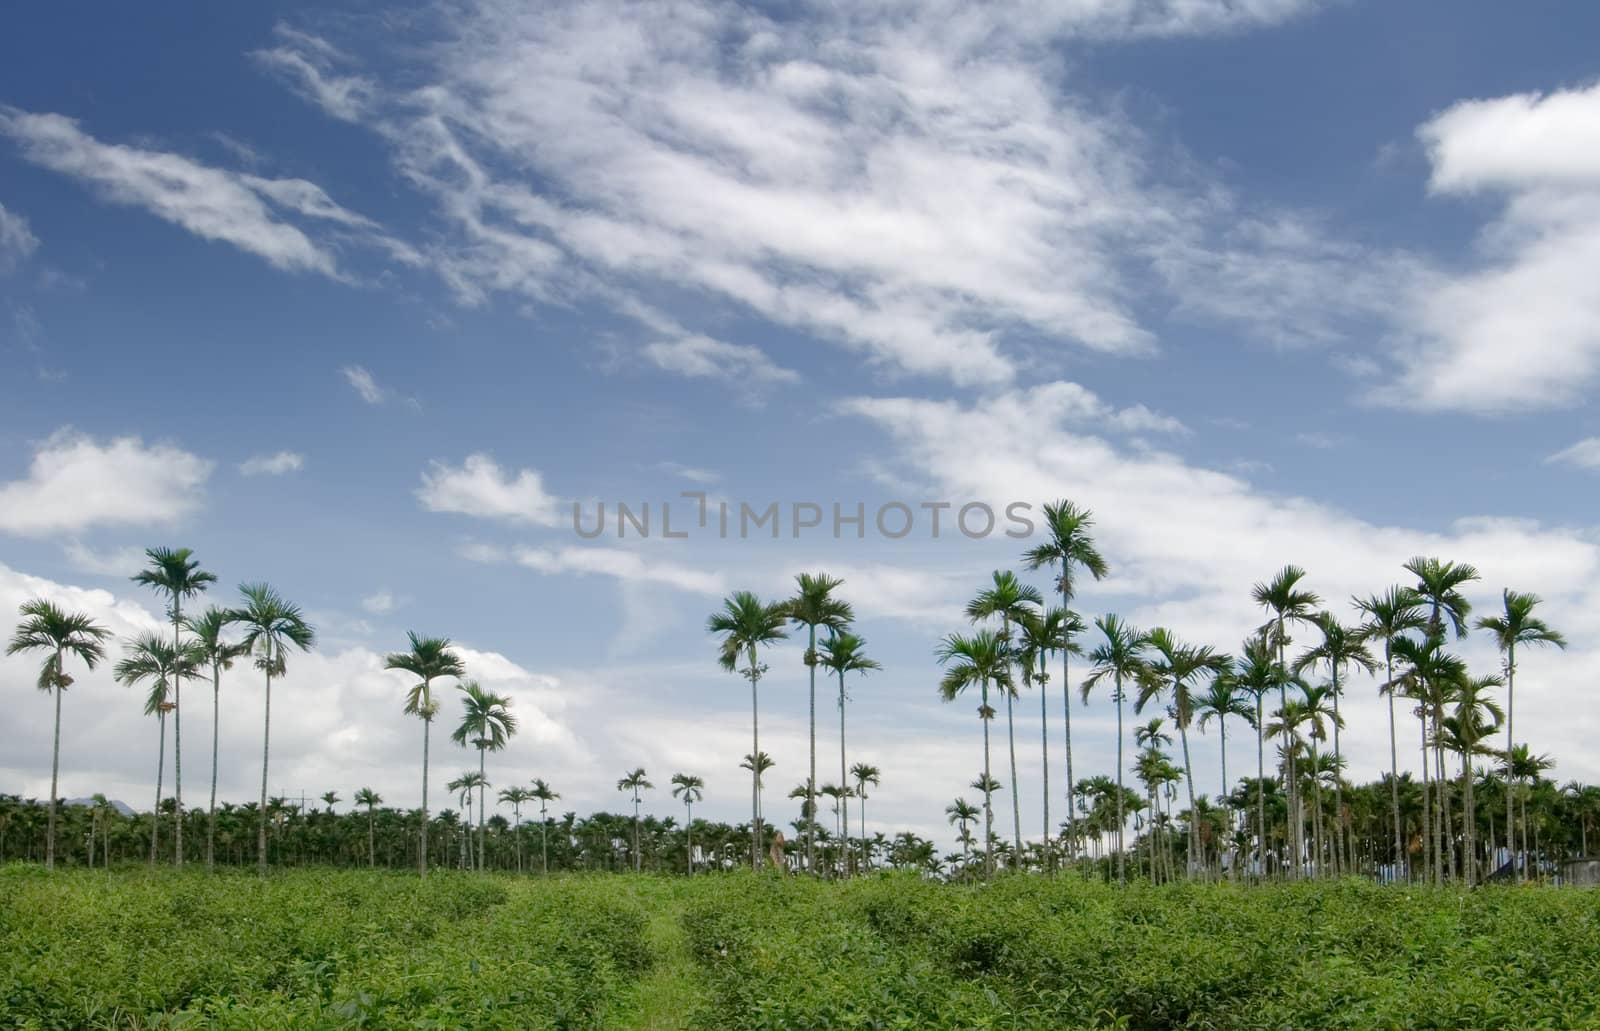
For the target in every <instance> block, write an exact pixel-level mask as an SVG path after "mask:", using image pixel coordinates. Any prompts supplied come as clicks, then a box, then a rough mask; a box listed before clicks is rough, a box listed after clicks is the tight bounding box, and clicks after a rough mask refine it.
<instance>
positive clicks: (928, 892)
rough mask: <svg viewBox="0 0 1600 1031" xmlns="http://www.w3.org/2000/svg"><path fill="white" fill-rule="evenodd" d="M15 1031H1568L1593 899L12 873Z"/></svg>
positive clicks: (1598, 902)
mask: <svg viewBox="0 0 1600 1031" xmlns="http://www.w3.org/2000/svg"><path fill="white" fill-rule="evenodd" d="M0 943H4V948H3V949H0V1012H3V1013H4V1014H5V1016H6V1021H7V1024H8V1026H10V1025H11V1024H15V1025H16V1026H20V1027H28V1028H55V1027H113V1026H114V1027H136V1028H143V1027H156V1026H174V1025H177V1024H182V1023H185V1022H190V1021H193V1022H195V1023H197V1024H201V1025H205V1026H216V1027H229V1028H231V1027H239V1028H245V1027H250V1028H255V1027H291V1026H293V1027H330V1028H331V1027H337V1028H358V1027H372V1028H389V1027H460V1026H473V1027H505V1028H520V1027H542V1028H557V1027H560V1028H568V1027H571V1028H613V1027H629V1026H644V1027H693V1028H706V1029H717V1028H727V1029H734V1028H738V1029H749V1028H773V1029H777V1028H783V1029H815V1028H902V1029H913V1028H930V1027H958V1028H1057V1027H1074V1028H1113V1027H1114V1028H1128V1029H1138V1028H1151V1029H1154V1028H1172V1027H1188V1028H1243V1029H1252V1028H1259V1029H1268V1028H1329V1029H1334V1028H1351V1029H1354V1028H1441V1029H1442V1028H1490V1027H1495V1028H1499V1027H1517V1028H1565V1027H1592V1026H1596V1024H1597V1023H1600V893H1596V892H1582V891H1577V890H1551V889H1537V888H1521V889H1519V888H1498V887H1493V888H1485V889H1481V890H1479V891H1476V892H1472V893H1463V892H1460V891H1454V890H1442V889H1420V890H1419V889H1416V888H1410V889H1407V888H1393V887H1379V886H1373V885H1367V884H1363V883H1358V882H1353V881H1352V882H1341V883H1330V882H1323V883H1316V884H1295V885H1282V886H1264V887H1256V888H1251V889H1240V888H1233V887H1230V886H1219V885H1203V884H1192V883H1180V884H1170V885H1162V886H1149V885H1144V884H1138V885H1134V886H1133V887H1130V888H1128V889H1125V890H1116V889H1114V888H1111V887H1109V886H1106V885H1103V884H1101V883H1098V882H1093V883H1089V882H1085V881H1082V880H1080V879H1078V878H1077V877H1075V876H1071V875H1063V876H1061V877H1058V878H1056V879H1054V880H1045V879H1042V878H1037V877H1025V876H1016V877H1009V878H1002V879H1000V880H998V881H996V882H994V883H992V884H988V885H983V886H978V887H965V886H957V885H951V884H941V883H936V882H931V881H925V880H921V879H918V878H916V877H911V876H891V875H887V874H886V875H882V876H875V877H866V878H861V879H857V880H853V881H846V882H820V881H816V880H811V879H807V878H785V877H780V876H775V875H773V876H760V877H754V876H749V875H743V874H741V875H707V876H702V877H696V878H694V879H692V880H689V879H680V878H650V877H583V876H579V877H557V878H550V879H543V878H533V879H523V878H514V877H510V876H506V877H500V876H491V877H473V876H461V875H451V874H449V873H439V874H436V875H434V876H432V877H430V878H428V879H427V880H422V881H419V880H418V879H417V878H415V877H408V876H404V875H394V874H386V873H381V872H378V873H372V872H364V871H310V870H308V871H296V872H289V873H283V874H279V875H275V876H273V877H272V878H269V879H267V880H265V881H259V880H257V879H256V878H253V877H248V876H244V875H232V874H224V875H220V876H214V877H207V876H205V875H203V874H200V873H194V874H188V873H168V874H164V875H162V876H159V877H153V876H150V875H148V874H146V873H143V872H132V871H129V872H116V873H110V874H108V873H105V872H103V871H93V872H90V871H75V872H70V873H68V874H65V875H61V874H57V875H55V876H45V875H44V874H43V873H42V872H41V871H38V870H37V869H36V868H31V867H22V866H15V867H10V868H6V869H4V870H0Z"/></svg>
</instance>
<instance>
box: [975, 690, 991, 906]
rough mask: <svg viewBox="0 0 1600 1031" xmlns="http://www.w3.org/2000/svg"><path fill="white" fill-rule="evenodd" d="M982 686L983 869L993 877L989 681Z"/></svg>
mask: <svg viewBox="0 0 1600 1031" xmlns="http://www.w3.org/2000/svg"><path fill="white" fill-rule="evenodd" d="M982 687H983V709H982V711H980V712H979V713H978V718H979V719H980V720H982V721H983V871H984V876H985V877H988V878H990V879H993V878H994V806H993V805H992V804H991V801H992V797H991V796H992V792H991V790H990V785H991V783H992V778H991V777H990V776H989V682H988V681H987V680H985V681H984V682H983V684H982Z"/></svg>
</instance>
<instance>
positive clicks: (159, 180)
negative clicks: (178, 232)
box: [0, 107, 406, 278]
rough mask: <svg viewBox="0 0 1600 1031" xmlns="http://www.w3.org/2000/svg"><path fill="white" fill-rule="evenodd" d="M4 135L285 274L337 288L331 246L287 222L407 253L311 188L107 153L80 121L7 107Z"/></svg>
mask: <svg viewBox="0 0 1600 1031" xmlns="http://www.w3.org/2000/svg"><path fill="white" fill-rule="evenodd" d="M0 133H3V134H5V135H7V136H10V137H11V138H12V139H14V140H15V141H16V142H17V144H18V145H19V146H20V148H21V150H22V156H23V157H24V158H26V159H27V160H29V161H31V162H33V163H34V164H36V165H41V166H43V167H45V168H49V169H51V170H53V171H56V172H60V173H62V174H64V175H68V176H71V177H72V178H75V179H78V180H80V181H82V182H84V183H86V184H88V185H89V186H91V187H93V188H94V189H95V190H97V191H98V192H99V193H100V194H101V195H102V196H103V197H104V198H105V199H107V200H109V201H112V202H114V203H118V204H127V205H132V206H134V207H139V208H143V209H144V210H146V211H148V212H150V213H151V214H153V215H155V216H156V217H158V218H161V219H164V220H165V221H168V222H171V223H173V224H174V225H177V226H180V227H182V228H183V229H185V230H187V231H189V232H191V233H193V234H195V235H196V236H199V237H202V238H204V239H207V240H218V241H221V242H223V243H228V244H231V245H233V246H235V247H238V248H239V249H241V250H244V251H247V252H249V253H251V254H254V255H256V256H258V257H260V258H263V259H265V260H266V261H267V262H269V263H270V264H272V265H273V266H274V267H276V268H280V269H285V270H288V271H310V272H317V273H320V274H322V275H326V276H332V277H335V278H338V277H339V276H340V275H341V273H340V272H339V269H338V264H337V262H336V260H335V258H334V249H333V247H332V246H331V241H318V240H313V239H312V237H311V236H310V235H309V234H308V232H307V231H306V230H305V229H303V228H301V227H299V226H296V225H294V224H292V223H291V222H289V221H287V220H286V219H285V218H284V217H283V216H284V215H285V214H294V215H299V216H301V217H303V218H307V219H311V220H313V221H318V222H325V223H331V224H333V225H334V226H338V227H342V229H343V230H344V231H345V233H344V236H343V237H342V238H352V239H362V240H368V241H371V242H375V243H377V244H378V245H380V246H382V247H383V248H384V249H385V250H388V251H389V252H390V253H391V254H394V255H397V256H398V254H400V253H403V252H404V251H405V250H406V248H405V246H404V245H403V244H399V243H398V241H393V240H390V239H389V238H388V237H386V236H384V235H383V234H382V233H380V232H379V231H378V229H377V227H376V225H375V224H374V223H373V222H371V221H370V220H368V219H366V218H364V217H363V216H361V215H358V214H356V213H354V212H351V211H348V210H346V209H345V208H342V207H340V206H339V205H338V204H335V203H334V202H333V200H331V199H330V198H329V197H328V195H327V194H326V193H325V192H323V190H322V188H321V187H319V186H317V185H316V184H315V183H311V182H307V181H306V180H304V179H265V178H262V177H260V176H255V175H248V174H242V173H238V172H232V171H229V170H227V169H222V168H217V167H214V166H211V165H206V164H202V163H201V162H198V161H195V160H194V159H192V158H188V157H184V156H183V155H181V154H174V153H170V152H166V151H158V150H150V149H146V148H143V147H134V146H129V145H124V144H115V143H103V142H101V141H100V140H97V139H95V138H94V137H93V136H90V135H89V134H87V133H85V132H84V131H83V130H82V129H81V128H79V126H78V123H77V122H76V121H74V120H73V119H71V118H66V117H63V116H62V115H58V114H34V113H31V112H27V111H20V110H17V109H16V108H9V107H0Z"/></svg>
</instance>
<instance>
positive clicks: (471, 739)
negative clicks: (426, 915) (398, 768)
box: [450, 680, 517, 871]
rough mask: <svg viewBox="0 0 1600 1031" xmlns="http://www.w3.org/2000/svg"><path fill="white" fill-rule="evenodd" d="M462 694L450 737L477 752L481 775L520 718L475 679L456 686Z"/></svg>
mask: <svg viewBox="0 0 1600 1031" xmlns="http://www.w3.org/2000/svg"><path fill="white" fill-rule="evenodd" d="M457 689H458V690H459V691H460V692H461V723H460V724H458V725H457V726H456V729H455V730H454V731H453V732H452V733H451V734H450V740H452V741H454V742H455V743H456V744H458V745H460V746H462V747H463V748H465V747H466V746H467V745H468V744H469V743H470V744H471V745H472V746H473V747H474V748H476V749H477V750H478V772H479V773H481V774H484V776H485V778H487V776H488V775H487V773H486V772H485V770H484V754H485V753H487V752H498V751H500V750H501V749H503V748H505V746H506V744H507V742H509V741H510V740H511V738H512V737H513V736H515V735H516V733H517V717H516V716H514V715H513V714H512V712H511V699H510V698H508V697H506V696H505V695H502V694H496V693H494V692H493V691H485V690H484V689H483V688H482V687H480V686H478V682H477V681H476V680H467V681H464V682H462V683H461V684H458V685H457ZM488 783H489V782H488V780H487V779H485V780H484V781H483V783H482V784H480V785H479V786H478V869H479V870H480V871H481V870H482V869H483V824H484V819H485V813H484V810H485V809H487V808H488V807H487V806H485V805H484V804H483V791H484V788H485V787H487V786H488Z"/></svg>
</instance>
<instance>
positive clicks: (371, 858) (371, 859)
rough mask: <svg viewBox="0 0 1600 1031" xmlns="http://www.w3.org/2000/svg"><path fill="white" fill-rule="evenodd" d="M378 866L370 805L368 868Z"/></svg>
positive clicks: (368, 807) (368, 808)
mask: <svg viewBox="0 0 1600 1031" xmlns="http://www.w3.org/2000/svg"><path fill="white" fill-rule="evenodd" d="M377 865H378V846H377V839H376V837H375V836H374V831H373V827H372V806H370V805H369V806H367V866H368V867H369V868H371V867H376V866H377Z"/></svg>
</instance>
